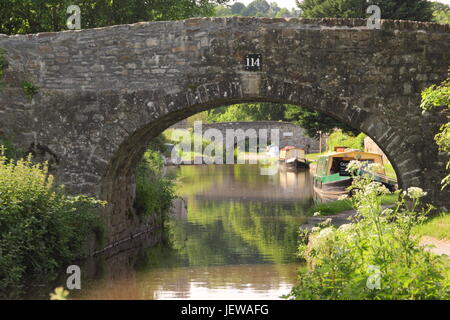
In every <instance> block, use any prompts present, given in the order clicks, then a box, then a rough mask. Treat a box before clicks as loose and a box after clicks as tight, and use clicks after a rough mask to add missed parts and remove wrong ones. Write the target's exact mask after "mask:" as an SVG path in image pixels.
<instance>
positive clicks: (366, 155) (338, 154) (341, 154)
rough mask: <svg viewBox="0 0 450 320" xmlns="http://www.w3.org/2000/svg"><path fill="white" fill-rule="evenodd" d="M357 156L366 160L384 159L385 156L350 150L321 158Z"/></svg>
mask: <svg viewBox="0 0 450 320" xmlns="http://www.w3.org/2000/svg"><path fill="white" fill-rule="evenodd" d="M356 155H361V156H362V157H364V158H370V157H372V158H382V157H383V156H382V155H381V154H378V153H371V152H364V151H360V150H357V149H349V150H347V151H344V152H329V153H326V154H324V155H322V156H320V157H319V158H339V157H356Z"/></svg>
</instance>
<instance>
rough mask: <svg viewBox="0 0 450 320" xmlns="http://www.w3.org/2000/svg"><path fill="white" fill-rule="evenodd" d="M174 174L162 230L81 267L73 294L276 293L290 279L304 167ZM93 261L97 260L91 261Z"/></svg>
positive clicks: (305, 183)
mask: <svg viewBox="0 0 450 320" xmlns="http://www.w3.org/2000/svg"><path fill="white" fill-rule="evenodd" d="M168 170H169V171H171V173H172V174H177V177H178V178H177V181H178V182H177V193H178V195H179V196H180V199H179V200H177V201H176V203H175V207H174V209H173V212H172V214H171V217H170V219H169V220H168V222H167V225H166V228H165V231H163V232H160V231H158V232H155V233H152V235H151V236H149V237H147V238H145V239H143V241H138V240H136V241H137V242H136V244H135V245H131V248H125V249H123V250H117V251H116V252H114V253H111V254H109V256H106V257H103V258H102V259H103V261H100V263H99V261H98V258H97V259H96V261H92V263H90V264H89V263H88V264H87V265H86V266H84V267H83V272H85V274H86V273H87V274H89V277H87V279H86V276H85V277H83V281H82V289H81V290H79V291H77V292H74V293H73V296H72V298H76V299H279V298H280V296H282V295H285V294H288V293H289V291H290V289H291V288H292V286H293V285H294V283H295V281H296V273H297V270H298V268H299V267H301V262H299V261H298V259H297V257H296V247H297V232H298V227H299V225H301V224H302V223H304V222H305V221H306V219H307V218H306V212H307V210H308V208H310V207H311V205H312V203H313V191H312V184H311V177H310V174H309V172H308V171H298V172H291V171H283V170H281V171H279V172H278V173H277V174H275V175H261V174H260V173H261V172H260V167H259V166H258V165H248V164H247V165H209V166H207V165H197V166H181V167H179V168H175V167H173V168H170V169H168ZM99 265H100V267H99Z"/></svg>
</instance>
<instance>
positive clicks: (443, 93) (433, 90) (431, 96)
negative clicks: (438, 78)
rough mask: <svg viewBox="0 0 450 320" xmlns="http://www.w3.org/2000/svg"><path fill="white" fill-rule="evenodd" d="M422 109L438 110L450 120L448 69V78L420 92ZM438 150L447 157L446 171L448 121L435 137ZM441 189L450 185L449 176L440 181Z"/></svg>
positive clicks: (449, 136)
mask: <svg viewBox="0 0 450 320" xmlns="http://www.w3.org/2000/svg"><path fill="white" fill-rule="evenodd" d="M421 107H422V109H424V110H430V109H433V108H438V109H440V110H442V112H443V113H445V114H446V115H447V119H449V120H450V69H449V77H448V78H447V80H445V81H444V82H442V83H441V84H440V85H439V86H436V85H432V86H431V87H429V88H427V89H425V90H424V91H423V92H422V104H421ZM435 140H436V143H437V145H438V146H439V150H440V151H442V152H445V153H447V155H448V156H449V159H448V162H447V169H450V121H448V122H447V123H446V124H444V125H443V126H442V127H441V128H440V130H439V133H438V134H437V135H436V137H435ZM442 184H443V188H445V187H446V186H448V185H449V184H450V174H449V175H448V176H447V177H445V178H444V179H443V180H442Z"/></svg>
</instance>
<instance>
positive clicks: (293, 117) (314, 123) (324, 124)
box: [285, 105, 359, 138]
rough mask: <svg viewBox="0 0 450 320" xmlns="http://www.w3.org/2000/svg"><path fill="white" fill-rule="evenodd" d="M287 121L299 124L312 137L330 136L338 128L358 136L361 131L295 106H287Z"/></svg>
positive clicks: (321, 114)
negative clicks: (321, 134)
mask: <svg viewBox="0 0 450 320" xmlns="http://www.w3.org/2000/svg"><path fill="white" fill-rule="evenodd" d="M285 119H286V120H287V121H292V122H294V123H296V124H298V125H299V126H300V127H302V128H304V129H305V130H306V134H307V135H308V136H310V137H315V138H317V137H319V135H320V132H322V133H323V134H330V133H331V132H333V131H334V129H336V128H340V129H342V130H343V131H345V132H347V133H349V134H358V133H359V131H357V130H355V129H354V128H352V127H350V126H348V125H346V124H344V123H342V122H341V121H339V120H336V119H335V118H332V117H330V116H327V115H326V114H324V113H321V112H318V111H310V110H309V109H306V108H301V107H297V106H293V105H287V106H286V112H285Z"/></svg>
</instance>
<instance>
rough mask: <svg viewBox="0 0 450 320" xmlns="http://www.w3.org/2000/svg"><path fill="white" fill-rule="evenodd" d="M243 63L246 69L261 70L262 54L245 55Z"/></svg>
mask: <svg viewBox="0 0 450 320" xmlns="http://www.w3.org/2000/svg"><path fill="white" fill-rule="evenodd" d="M244 65H245V70H246V71H261V67H262V56H261V55H260V54H248V55H246V56H245V61H244Z"/></svg>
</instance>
